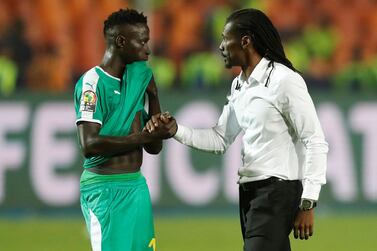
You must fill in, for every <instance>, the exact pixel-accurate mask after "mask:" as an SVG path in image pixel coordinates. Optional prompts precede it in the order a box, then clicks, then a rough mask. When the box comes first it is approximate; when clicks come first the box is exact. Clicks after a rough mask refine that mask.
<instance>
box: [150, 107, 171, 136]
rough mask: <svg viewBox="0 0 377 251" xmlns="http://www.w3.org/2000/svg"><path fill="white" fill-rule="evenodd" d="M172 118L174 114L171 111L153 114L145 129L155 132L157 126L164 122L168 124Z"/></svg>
mask: <svg viewBox="0 0 377 251" xmlns="http://www.w3.org/2000/svg"><path fill="white" fill-rule="evenodd" d="M171 120H172V116H171V115H170V113H169V112H164V113H157V114H155V115H152V117H151V119H150V120H149V121H148V122H147V123H146V124H145V126H144V128H143V131H148V132H153V131H154V130H155V129H156V128H157V127H159V126H160V125H162V124H168V123H169V122H170V121H171ZM173 120H174V118H173ZM174 121H175V120H174Z"/></svg>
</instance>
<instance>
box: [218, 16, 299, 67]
mask: <svg viewBox="0 0 377 251" xmlns="http://www.w3.org/2000/svg"><path fill="white" fill-rule="evenodd" d="M226 22H227V23H229V22H232V23H233V26H234V27H235V30H234V32H235V33H236V34H237V35H239V36H240V37H242V36H245V35H248V36H250V38H251V40H252V41H253V45H254V48H255V50H256V51H257V52H258V53H259V55H261V56H262V57H266V58H267V59H269V60H270V61H271V62H270V63H271V65H272V66H273V62H278V63H281V64H283V65H285V66H287V67H288V68H290V69H291V70H293V71H295V72H298V71H297V70H296V69H295V68H294V67H293V65H292V63H291V61H289V59H288V58H287V57H286V56H285V53H284V48H283V45H282V43H281V39H280V36H279V33H278V31H277V30H276V28H275V27H274V25H273V24H272V22H271V20H270V19H269V18H268V17H267V16H266V15H265V14H264V13H263V12H262V11H260V10H257V9H241V10H237V11H235V12H233V13H232V14H231V15H230V16H229V17H228V18H227V20H226ZM271 65H270V64H269V66H271Z"/></svg>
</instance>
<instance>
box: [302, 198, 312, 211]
mask: <svg viewBox="0 0 377 251" xmlns="http://www.w3.org/2000/svg"><path fill="white" fill-rule="evenodd" d="M311 206H312V203H311V201H310V200H303V201H302V208H303V209H310V208H311Z"/></svg>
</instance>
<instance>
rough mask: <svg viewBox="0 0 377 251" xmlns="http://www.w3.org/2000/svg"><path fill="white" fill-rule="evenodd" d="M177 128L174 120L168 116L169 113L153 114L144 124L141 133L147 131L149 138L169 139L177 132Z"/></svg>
mask: <svg viewBox="0 0 377 251" xmlns="http://www.w3.org/2000/svg"><path fill="white" fill-rule="evenodd" d="M177 129H178V126H177V122H176V121H175V119H174V118H173V117H172V116H171V115H170V114H169V112H164V113H159V114H155V115H153V116H152V117H151V119H150V120H149V121H148V122H147V123H146V125H145V127H144V129H143V131H147V132H149V133H150V134H151V136H153V137H156V138H160V139H167V138H171V137H173V136H174V135H175V133H176V132H177Z"/></svg>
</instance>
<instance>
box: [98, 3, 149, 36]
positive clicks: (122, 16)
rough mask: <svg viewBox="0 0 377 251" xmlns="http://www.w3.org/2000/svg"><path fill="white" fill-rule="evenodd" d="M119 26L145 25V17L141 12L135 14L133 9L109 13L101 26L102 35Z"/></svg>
mask: <svg viewBox="0 0 377 251" xmlns="http://www.w3.org/2000/svg"><path fill="white" fill-rule="evenodd" d="M121 24H147V17H146V16H144V14H143V13H142V12H140V13H139V12H137V11H136V10H134V9H128V8H127V9H119V10H118V11H116V12H113V13H111V15H110V16H108V18H107V19H106V20H105V22H104V26H103V34H104V35H105V36H106V33H107V32H108V31H109V30H110V29H111V28H113V27H115V26H117V25H121Z"/></svg>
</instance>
